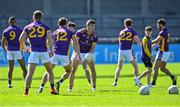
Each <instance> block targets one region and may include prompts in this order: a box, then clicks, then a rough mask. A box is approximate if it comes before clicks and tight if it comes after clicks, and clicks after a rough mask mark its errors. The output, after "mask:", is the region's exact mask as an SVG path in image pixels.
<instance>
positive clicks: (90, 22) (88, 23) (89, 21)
mask: <svg viewBox="0 0 180 107" xmlns="http://www.w3.org/2000/svg"><path fill="white" fill-rule="evenodd" d="M90 24H96V21H95V20H93V19H89V20H87V21H86V26H89V25H90Z"/></svg>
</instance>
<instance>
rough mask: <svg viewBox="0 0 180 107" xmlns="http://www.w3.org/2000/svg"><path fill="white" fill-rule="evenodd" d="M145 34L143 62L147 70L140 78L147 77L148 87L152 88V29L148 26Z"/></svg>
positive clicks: (142, 52)
mask: <svg viewBox="0 0 180 107" xmlns="http://www.w3.org/2000/svg"><path fill="white" fill-rule="evenodd" d="M144 32H145V36H144V38H143V39H142V49H141V60H142V62H143V63H144V65H145V67H146V68H147V70H146V71H145V72H143V73H142V74H141V75H140V76H139V77H138V78H139V79H141V78H142V77H144V76H146V75H147V84H148V86H151V85H150V80H151V72H152V53H151V40H150V37H151V35H152V27H151V26H147V27H146V28H145V31H144Z"/></svg>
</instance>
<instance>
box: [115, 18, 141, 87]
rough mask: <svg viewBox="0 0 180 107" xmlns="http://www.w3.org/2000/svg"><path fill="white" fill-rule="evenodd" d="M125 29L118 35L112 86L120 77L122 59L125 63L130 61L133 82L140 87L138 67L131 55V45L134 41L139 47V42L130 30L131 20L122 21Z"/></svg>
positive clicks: (134, 33) (135, 34)
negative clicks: (116, 58) (116, 59)
mask: <svg viewBox="0 0 180 107" xmlns="http://www.w3.org/2000/svg"><path fill="white" fill-rule="evenodd" d="M124 26H125V29H123V30H122V31H120V33H119V55H118V66H117V69H116V72H115V77H114V83H113V86H116V85H117V82H118V77H119V75H120V71H121V69H122V66H123V63H124V58H125V59H126V60H127V61H130V62H131V64H132V66H133V68H134V76H135V77H134V80H135V84H136V85H137V86H140V81H139V79H138V65H137V62H136V60H135V58H134V57H133V55H132V49H131V48H132V45H133V41H134V40H135V41H136V42H137V43H138V45H139V46H140V47H141V41H140V40H139V38H138V36H137V33H136V32H135V31H134V30H133V29H132V20H131V19H129V18H128V19H125V20H124Z"/></svg>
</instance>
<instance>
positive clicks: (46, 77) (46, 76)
mask: <svg viewBox="0 0 180 107" xmlns="http://www.w3.org/2000/svg"><path fill="white" fill-rule="evenodd" d="M55 66H56V65H55V64H52V70H53V69H54V68H55ZM47 81H48V72H47V71H46V72H45V73H44V75H43V77H42V81H41V85H40V87H39V90H38V91H37V93H42V91H43V89H44V86H45V84H46V82H47Z"/></svg>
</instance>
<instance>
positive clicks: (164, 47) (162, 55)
mask: <svg viewBox="0 0 180 107" xmlns="http://www.w3.org/2000/svg"><path fill="white" fill-rule="evenodd" d="M157 28H158V29H159V30H160V32H159V35H158V36H157V38H156V39H154V40H153V41H152V44H153V45H156V44H159V46H160V48H159V50H158V52H157V55H156V58H155V62H154V76H153V81H152V85H156V80H157V76H158V70H159V68H160V70H161V71H162V72H164V73H165V74H166V75H168V76H170V77H171V79H172V84H173V85H176V84H177V80H176V76H174V75H173V74H172V73H171V72H170V71H169V70H168V69H167V68H166V64H167V61H168V59H169V56H170V52H169V39H170V33H169V31H168V29H167V27H166V21H165V20H164V19H159V20H158V21H157Z"/></svg>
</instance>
